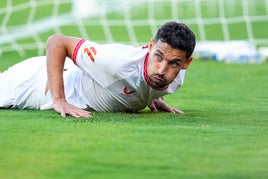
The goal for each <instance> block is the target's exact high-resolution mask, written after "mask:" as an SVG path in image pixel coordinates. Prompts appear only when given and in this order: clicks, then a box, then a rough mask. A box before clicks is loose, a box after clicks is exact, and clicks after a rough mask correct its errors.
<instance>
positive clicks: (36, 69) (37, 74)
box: [0, 56, 47, 109]
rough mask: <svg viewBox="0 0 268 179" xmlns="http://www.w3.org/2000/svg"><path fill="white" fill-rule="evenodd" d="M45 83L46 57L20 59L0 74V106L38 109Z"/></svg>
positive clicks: (43, 96)
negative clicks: (20, 60)
mask: <svg viewBox="0 0 268 179" xmlns="http://www.w3.org/2000/svg"><path fill="white" fill-rule="evenodd" d="M46 83H47V73H46V57H45V56H41V57H33V58H30V59H27V60H25V61H22V62H20V63H18V64H16V65H14V66H12V67H10V68H9V69H8V70H6V71H4V72H3V73H1V74H0V107H2V108H8V107H12V108H18V109H40V108H41V104H42V101H43V100H45V97H46V95H45V88H46Z"/></svg>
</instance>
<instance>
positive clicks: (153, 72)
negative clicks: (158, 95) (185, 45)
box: [147, 40, 192, 88]
mask: <svg viewBox="0 0 268 179" xmlns="http://www.w3.org/2000/svg"><path fill="white" fill-rule="evenodd" d="M191 61H192V58H187V57H186V52H184V51H181V50H178V49H175V48H172V47H171V46H170V45H169V44H167V43H165V42H161V41H160V40H158V42H156V43H155V42H154V41H153V40H151V41H150V46H149V59H148V64H147V65H148V66H147V73H148V77H149V81H150V84H151V85H152V86H153V87H155V88H163V87H165V86H166V85H168V84H170V83H171V82H172V81H173V80H174V79H175V78H176V76H177V75H178V73H179V72H180V70H181V69H186V68H188V66H189V64H190V63H191Z"/></svg>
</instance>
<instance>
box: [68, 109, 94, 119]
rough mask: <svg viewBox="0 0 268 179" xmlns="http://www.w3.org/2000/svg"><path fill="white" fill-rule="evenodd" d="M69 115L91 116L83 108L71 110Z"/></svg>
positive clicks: (76, 116) (77, 116)
mask: <svg viewBox="0 0 268 179" xmlns="http://www.w3.org/2000/svg"><path fill="white" fill-rule="evenodd" d="M70 115H71V116H73V117H75V118H80V117H91V112H89V111H85V110H73V111H72V112H71V113H70Z"/></svg>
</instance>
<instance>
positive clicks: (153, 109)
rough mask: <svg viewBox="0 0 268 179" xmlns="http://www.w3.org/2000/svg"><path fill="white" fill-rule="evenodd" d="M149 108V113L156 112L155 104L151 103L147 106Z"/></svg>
mask: <svg viewBox="0 0 268 179" xmlns="http://www.w3.org/2000/svg"><path fill="white" fill-rule="evenodd" d="M149 108H150V110H151V112H156V111H157V108H156V106H155V104H154V103H153V102H152V103H151V104H150V105H149Z"/></svg>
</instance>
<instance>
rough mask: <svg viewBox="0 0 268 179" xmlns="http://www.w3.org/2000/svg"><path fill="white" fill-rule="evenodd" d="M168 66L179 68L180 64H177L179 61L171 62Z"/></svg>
mask: <svg viewBox="0 0 268 179" xmlns="http://www.w3.org/2000/svg"><path fill="white" fill-rule="evenodd" d="M169 65H170V66H171V67H179V66H182V64H181V63H180V62H179V61H177V60H176V61H171V62H169Z"/></svg>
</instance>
